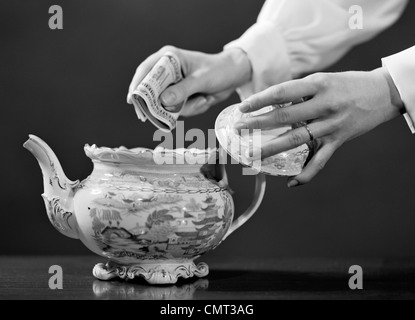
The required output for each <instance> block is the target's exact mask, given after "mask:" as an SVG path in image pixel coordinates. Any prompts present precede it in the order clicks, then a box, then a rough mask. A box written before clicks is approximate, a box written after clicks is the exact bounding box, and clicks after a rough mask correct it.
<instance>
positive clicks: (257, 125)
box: [234, 99, 324, 131]
mask: <svg viewBox="0 0 415 320" xmlns="http://www.w3.org/2000/svg"><path fill="white" fill-rule="evenodd" d="M323 114H324V108H323V104H321V103H319V102H318V101H316V100H315V99H311V100H309V101H306V102H303V103H299V104H295V105H292V106H289V107H285V108H277V109H275V110H273V111H270V112H267V113H264V114H261V115H259V116H256V117H251V118H247V119H244V120H242V121H239V122H237V123H235V126H234V128H235V129H236V130H238V131H240V130H242V129H265V128H275V127H278V126H281V125H290V124H294V123H297V122H301V121H309V120H313V119H316V118H319V117H320V116H322V115H323Z"/></svg>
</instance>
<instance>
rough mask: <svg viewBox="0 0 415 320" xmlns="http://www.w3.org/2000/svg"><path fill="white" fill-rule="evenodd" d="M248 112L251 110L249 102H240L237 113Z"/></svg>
mask: <svg viewBox="0 0 415 320" xmlns="http://www.w3.org/2000/svg"><path fill="white" fill-rule="evenodd" d="M249 110H251V102H250V101H249V100H245V101H242V103H241V105H240V106H239V111H241V112H248V111H249Z"/></svg>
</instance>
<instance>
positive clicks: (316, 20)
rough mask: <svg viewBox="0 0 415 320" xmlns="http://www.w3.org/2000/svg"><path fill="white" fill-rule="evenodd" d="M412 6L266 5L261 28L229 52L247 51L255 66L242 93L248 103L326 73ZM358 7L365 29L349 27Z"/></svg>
mask: <svg viewBox="0 0 415 320" xmlns="http://www.w3.org/2000/svg"><path fill="white" fill-rule="evenodd" d="M407 2H408V0H393V1H391V0H267V1H266V2H265V3H264V6H263V8H262V10H261V12H260V14H259V16H258V19H257V22H256V23H255V24H254V25H253V26H252V27H251V28H249V29H248V30H247V31H246V32H245V33H244V34H243V35H242V36H241V37H240V38H239V39H237V40H235V41H233V42H231V43H229V44H227V45H226V46H225V50H226V49H227V48H235V47H236V48H240V49H242V50H244V51H245V52H246V53H247V54H248V57H249V59H250V61H251V64H252V69H253V74H252V79H251V81H250V83H247V84H246V85H244V86H242V87H241V88H239V89H238V93H239V94H240V96H241V98H242V99H244V98H246V97H248V96H250V95H252V94H253V93H256V92H258V91H261V90H264V89H265V88H267V87H269V86H271V85H274V84H277V83H281V82H283V81H287V80H290V79H292V78H297V77H299V76H301V75H302V74H304V73H309V72H315V71H321V70H323V69H324V68H326V67H328V66H330V65H331V64H333V63H334V62H336V61H337V60H339V59H340V58H341V57H342V56H343V55H344V54H346V53H347V51H348V50H350V49H351V48H352V47H353V46H355V45H357V44H359V43H362V42H364V41H367V40H369V39H371V38H373V37H374V36H376V35H377V34H378V33H380V32H381V31H383V30H384V29H386V28H387V27H389V26H390V25H391V24H393V23H394V22H395V21H396V20H397V19H398V18H399V17H400V15H401V14H402V12H403V10H404V8H405V6H406V4H407ZM355 5H358V6H360V7H361V8H362V9H363V15H362V16H363V29H352V28H350V26H349V22H350V21H351V19H352V18H353V15H354V12H353V11H350V8H352V7H353V6H355Z"/></svg>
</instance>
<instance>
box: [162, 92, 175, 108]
mask: <svg viewBox="0 0 415 320" xmlns="http://www.w3.org/2000/svg"><path fill="white" fill-rule="evenodd" d="M160 99H161V102H162V103H163V104H164V105H173V104H175V103H176V95H175V93H174V92H171V91H168V92H163V93H162V95H161V97H160Z"/></svg>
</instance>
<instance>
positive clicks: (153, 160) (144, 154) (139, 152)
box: [84, 144, 218, 170]
mask: <svg viewBox="0 0 415 320" xmlns="http://www.w3.org/2000/svg"><path fill="white" fill-rule="evenodd" d="M84 150H85V154H86V155H87V156H88V157H89V158H90V159H91V160H93V161H100V162H106V163H112V164H115V165H121V164H129V165H136V166H160V168H159V169H158V170H163V167H166V166H167V167H169V168H170V169H169V170H172V168H171V166H174V167H175V168H177V167H178V166H180V165H182V166H184V167H187V168H188V167H189V166H196V167H199V168H200V167H202V166H204V165H215V164H216V163H217V159H218V150H217V149H216V148H208V149H203V150H202V149H195V148H193V149H184V148H182V149H174V150H172V149H165V148H162V147H157V148H156V149H154V150H152V149H146V148H132V149H128V148H126V147H123V146H121V147H119V148H108V147H98V146H96V145H95V144H94V145H92V146H90V145H85V147H84Z"/></svg>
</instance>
